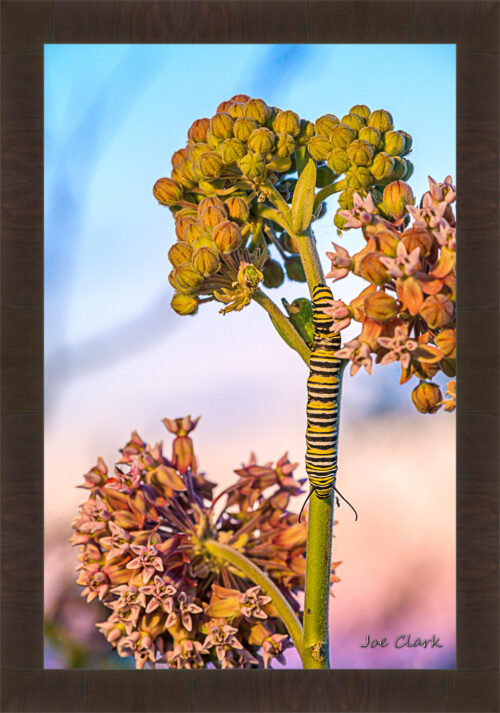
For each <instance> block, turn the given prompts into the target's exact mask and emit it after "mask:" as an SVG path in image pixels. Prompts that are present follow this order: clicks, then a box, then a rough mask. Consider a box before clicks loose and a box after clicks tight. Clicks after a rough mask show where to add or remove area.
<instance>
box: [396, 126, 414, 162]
mask: <svg viewBox="0 0 500 713" xmlns="http://www.w3.org/2000/svg"><path fill="white" fill-rule="evenodd" d="M399 133H400V134H401V135H402V136H403V137H404V140H405V147H404V150H403V153H402V154H401V156H406V154H408V153H410V151H411V147H412V144H413V139H412V137H411V135H410V134H409V133H408V132H406V131H400V132H399Z"/></svg>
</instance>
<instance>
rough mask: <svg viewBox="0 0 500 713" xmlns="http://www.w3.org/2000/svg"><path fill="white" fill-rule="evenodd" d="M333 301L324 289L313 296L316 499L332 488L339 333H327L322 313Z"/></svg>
mask: <svg viewBox="0 0 500 713" xmlns="http://www.w3.org/2000/svg"><path fill="white" fill-rule="evenodd" d="M332 300H333V295H332V291H331V290H330V288H329V287H327V286H326V285H317V286H316V287H314V289H313V292H312V318H313V326H314V345H313V348H312V350H311V358H310V363H309V367H310V373H309V378H308V379H307V429H306V446H307V450H306V472H307V475H308V477H309V483H310V484H311V488H312V489H313V490H314V491H315V492H316V495H317V496H318V497H319V498H327V497H328V496H329V495H330V493H331V491H332V489H334V488H335V478H336V474H337V440H338V421H339V406H340V403H339V402H340V378H341V367H342V360H341V359H338V358H337V357H335V356H334V353H335V352H336V351H338V350H339V349H340V346H341V344H340V333H339V332H332V331H330V327H331V326H332V318H331V317H330V316H329V315H328V314H325V312H324V311H323V310H324V308H325V307H328V306H329V305H330V303H331V301H332Z"/></svg>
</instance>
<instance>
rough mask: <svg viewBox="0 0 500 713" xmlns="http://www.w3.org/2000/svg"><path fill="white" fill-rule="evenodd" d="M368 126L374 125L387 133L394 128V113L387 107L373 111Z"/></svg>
mask: <svg viewBox="0 0 500 713" xmlns="http://www.w3.org/2000/svg"><path fill="white" fill-rule="evenodd" d="M367 123H368V126H373V127H374V128H375V129H378V130H379V131H380V132H382V133H383V134H385V132H386V131H391V130H392V129H393V128H394V122H393V120H392V114H390V113H389V112H388V111H385V109H377V110H376V111H372V113H371V114H370V116H369V117H368V122H367Z"/></svg>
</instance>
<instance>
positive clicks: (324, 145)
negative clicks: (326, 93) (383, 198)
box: [307, 104, 413, 222]
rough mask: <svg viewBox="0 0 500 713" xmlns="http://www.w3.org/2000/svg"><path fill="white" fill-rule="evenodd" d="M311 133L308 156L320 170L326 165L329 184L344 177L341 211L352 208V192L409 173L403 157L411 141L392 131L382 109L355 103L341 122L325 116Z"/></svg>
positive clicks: (387, 113) (365, 189)
mask: <svg viewBox="0 0 500 713" xmlns="http://www.w3.org/2000/svg"><path fill="white" fill-rule="evenodd" d="M314 132H315V133H314V135H313V136H311V138H310V139H309V141H308V142H307V150H308V152H309V154H310V156H312V158H313V159H314V160H315V161H317V162H318V163H319V164H320V167H323V166H324V164H325V162H326V167H328V168H329V169H330V171H331V172H332V174H334V177H331V178H330V182H332V181H333V180H334V178H338V177H339V176H340V175H341V174H345V182H346V187H345V189H344V191H343V193H342V194H341V196H340V198H339V203H340V206H341V208H343V209H350V208H352V207H353V202H352V195H353V193H354V191H356V192H363V191H367V190H371V189H372V188H373V187H375V188H377V189H383V187H384V186H385V185H387V184H388V183H390V182H391V181H395V180H406V179H407V178H409V177H410V175H411V174H412V172H413V166H412V164H411V162H410V161H409V160H408V159H406V158H403V157H404V156H406V155H407V154H408V153H409V152H410V150H411V145H412V138H411V136H410V135H409V134H408V133H407V132H405V131H395V130H394V123H393V118H392V116H391V114H390V113H389V112H388V111H386V110H385V109H377V110H376V111H370V109H369V108H368V107H367V106H365V105H364V104H359V105H356V106H353V107H352V108H351V109H350V111H349V113H348V114H346V115H345V116H343V117H342V118H341V119H339V118H338V117H337V116H335V115H334V114H325V115H324V116H320V117H319V119H317V120H316V122H315V123H314ZM325 185H326V184H325ZM338 221H339V222H341V221H342V219H341V217H339V218H338Z"/></svg>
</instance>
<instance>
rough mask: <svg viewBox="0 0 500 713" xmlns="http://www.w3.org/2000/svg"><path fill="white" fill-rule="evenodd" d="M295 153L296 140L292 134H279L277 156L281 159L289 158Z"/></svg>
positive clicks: (276, 148)
mask: <svg viewBox="0 0 500 713" xmlns="http://www.w3.org/2000/svg"><path fill="white" fill-rule="evenodd" d="M294 151H295V139H294V138H293V136H292V134H278V135H277V141H276V147H275V154H276V156H279V157H280V158H288V157H289V156H291V155H292V154H293V152H294Z"/></svg>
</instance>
